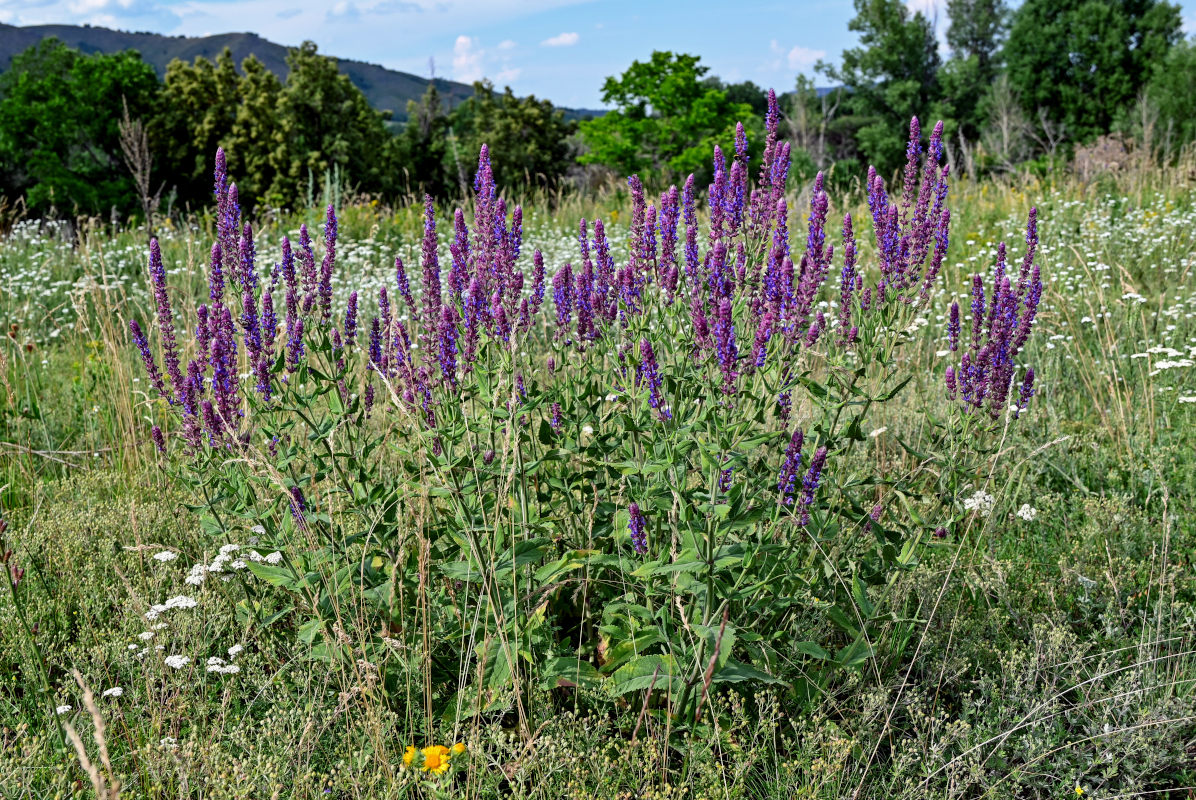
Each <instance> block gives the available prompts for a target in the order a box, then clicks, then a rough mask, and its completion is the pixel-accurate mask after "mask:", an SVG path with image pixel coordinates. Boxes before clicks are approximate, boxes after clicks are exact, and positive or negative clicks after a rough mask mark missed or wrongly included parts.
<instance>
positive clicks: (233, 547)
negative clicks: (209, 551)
mask: <svg viewBox="0 0 1196 800" xmlns="http://www.w3.org/2000/svg"><path fill="white" fill-rule="evenodd" d="M240 549H241V545H239V544H225V545H221V546H220V555H222V556H227V555H228V554H229V553H235V552H237V551H238V550H240Z"/></svg>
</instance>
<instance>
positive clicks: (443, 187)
mask: <svg viewBox="0 0 1196 800" xmlns="http://www.w3.org/2000/svg"><path fill="white" fill-rule="evenodd" d="M394 147H395V166H396V170H397V172H398V173H399V174H400V175H401V178H400V181H401V187H402V190H403V192H404V193H405V194H408V195H410V196H412V197H415V198H418V197H420V196H422V195H424V194H430V195H432V196H433V197H449V196H454V195H460V194H461V192H462V191H463V190H462V188H461V186H462V184H464V182H465V180H466V177H465V176H466V175H467V174H468V165H469V162H470V156H469V155H468V154H466V153H462V152H460V150H461V147H460V142H459V141H457V140H456V138H455V134H454V132H453V131H452V130H451V129H450V126H449V116H448V112H447V111H446V110H445V108H444V103H443V102H442V101H441V99H440V92H439V91H438V90H437V89H436V83H435V81H433V82H431V83H429V84H428V88H427V90H426V91H425V92H424V96H423V97H421V98H420V99H419V101H418V102H417V101H415V100H408V101H407V123H406V124H405V125H404V126H403V129H402V131H400V132H399V135H398V136H397V137H396V138H395V144H394Z"/></svg>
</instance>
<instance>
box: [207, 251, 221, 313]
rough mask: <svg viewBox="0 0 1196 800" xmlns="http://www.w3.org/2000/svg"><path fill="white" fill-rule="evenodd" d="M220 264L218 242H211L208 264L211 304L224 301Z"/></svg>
mask: <svg viewBox="0 0 1196 800" xmlns="http://www.w3.org/2000/svg"><path fill="white" fill-rule="evenodd" d="M220 263H221V256H220V242H213V243H212V257H211V260H210V261H209V262H208V287H209V288H208V297H209V298H211V300H212V302H213V303H219V302H220V301H221V300H223V299H224V268H223V267H222V266H221V265H220Z"/></svg>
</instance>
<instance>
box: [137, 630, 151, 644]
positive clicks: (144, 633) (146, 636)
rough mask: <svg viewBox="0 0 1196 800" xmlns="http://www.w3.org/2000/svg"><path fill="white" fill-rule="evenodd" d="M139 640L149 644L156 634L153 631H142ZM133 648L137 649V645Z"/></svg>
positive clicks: (138, 636)
mask: <svg viewBox="0 0 1196 800" xmlns="http://www.w3.org/2000/svg"><path fill="white" fill-rule="evenodd" d="M137 638H138V639H140V640H141V641H143V642H148V641H149V640H150V639H152V638H154V632H153V631H142V632H141V633H139V634H137ZM133 646H134V647H136V646H137V645H133Z"/></svg>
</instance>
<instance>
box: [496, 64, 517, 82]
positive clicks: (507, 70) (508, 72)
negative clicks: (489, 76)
mask: <svg viewBox="0 0 1196 800" xmlns="http://www.w3.org/2000/svg"><path fill="white" fill-rule="evenodd" d="M522 73H523V70H522V69H520V68H519V67H504V68H503V70H502V71H501V72H499V73H498V74H497V75H495V76H494V82H495V83H496V84H499V85H502V84H504V83H512V82H514V81H517V80H519V76H520V75H521V74H522Z"/></svg>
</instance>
